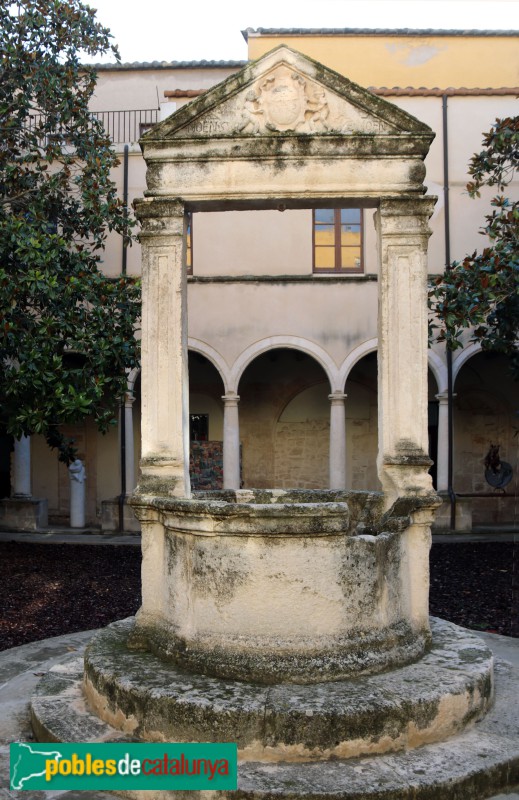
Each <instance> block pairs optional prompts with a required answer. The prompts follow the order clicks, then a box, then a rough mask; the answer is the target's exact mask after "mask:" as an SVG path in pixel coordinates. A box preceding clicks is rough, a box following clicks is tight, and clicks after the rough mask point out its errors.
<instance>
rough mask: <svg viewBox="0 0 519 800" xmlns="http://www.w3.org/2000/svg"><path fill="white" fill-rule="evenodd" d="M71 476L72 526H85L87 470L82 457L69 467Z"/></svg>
mask: <svg viewBox="0 0 519 800" xmlns="http://www.w3.org/2000/svg"><path fill="white" fill-rule="evenodd" d="M68 472H69V478H70V527H71V528H84V527H85V503H86V485H85V481H86V472H85V466H84V464H83V462H82V461H81V459H80V458H76V460H75V461H73V462H72V464H71V465H70V466H69V468H68Z"/></svg>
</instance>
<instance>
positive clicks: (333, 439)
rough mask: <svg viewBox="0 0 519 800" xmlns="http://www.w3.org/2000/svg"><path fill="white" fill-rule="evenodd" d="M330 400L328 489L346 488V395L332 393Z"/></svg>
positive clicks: (329, 396)
mask: <svg viewBox="0 0 519 800" xmlns="http://www.w3.org/2000/svg"><path fill="white" fill-rule="evenodd" d="M328 400H330V403H331V405H330V476H329V483H330V489H345V488H346V408H345V405H344V401H345V400H346V395H345V394H343V393H342V392H338V391H336V392H332V394H329V395H328Z"/></svg>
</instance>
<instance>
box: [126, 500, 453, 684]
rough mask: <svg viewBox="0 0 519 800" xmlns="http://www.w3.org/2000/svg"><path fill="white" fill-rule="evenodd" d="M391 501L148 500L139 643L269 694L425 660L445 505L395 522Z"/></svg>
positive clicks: (399, 511) (137, 504) (403, 511)
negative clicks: (387, 505)
mask: <svg viewBox="0 0 519 800" xmlns="http://www.w3.org/2000/svg"><path fill="white" fill-rule="evenodd" d="M383 502H384V499H383V497H382V495H381V494H379V493H376V492H352V491H349V492H347V491H316V490H313V491H312V490H287V491H284V490H256V489H250V490H239V491H223V492H211V493H199V494H197V496H196V497H194V498H193V499H191V500H187V499H181V498H179V499H177V498H166V497H153V496H144V497H142V496H138V497H136V498H134V499H133V501H132V505H133V507H134V508H135V510H136V513H137V516H139V517H140V519H141V522H142V524H143V538H142V541H143V601H142V607H141V609H140V611H139V613H138V615H137V622H136V631H135V636H134V646H138V647H141V648H142V647H143V646H144V647H146V646H147V647H149V648H150V649H151V650H152V651H153V652H155V653H157V654H158V655H160V656H162V657H165V658H168V659H171V660H172V661H174V662H175V663H176V664H178V665H179V666H182V667H183V668H185V669H189V670H190V671H194V672H197V673H202V674H206V675H213V676H217V677H223V678H230V679H233V680H251V681H257V682H260V683H265V684H273V683H278V682H280V681H292V682H295V683H310V682H322V681H324V680H338V679H341V678H346V677H349V676H352V675H357V674H374V673H376V672H381V671H383V670H386V669H389V668H391V667H392V666H401V665H402V664H406V663H410V662H411V661H413V660H415V659H417V658H419V657H420V656H421V655H422V654H423V652H424V651H425V648H426V647H427V644H428V642H429V638H430V636H429V616H428V608H427V586H428V583H427V566H428V565H427V559H428V554H429V547H430V535H429V529H428V525H427V522H428V519H429V516H430V515H431V513H432V509H433V508H434V506H435V505H436V504H437V502H438V501H437V499H436V496H435V495H433V494H431V493H430V494H427V495H425V496H423V497H409V498H406V499H405V500H402V499H401V500H399V501H398V503H397V504H395V505H394V507H392V508H391V509H389V510H388V511H387V512H386V513H384V514H383V513H382V509H383ZM422 517H423V519H422ZM158 564H160V565H161V568H160V569H157V565H158Z"/></svg>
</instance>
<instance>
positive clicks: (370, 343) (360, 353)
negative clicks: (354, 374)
mask: <svg viewBox="0 0 519 800" xmlns="http://www.w3.org/2000/svg"><path fill="white" fill-rule="evenodd" d="M377 347H378V339H377V338H376V337H375V338H373V339H367V340H366V341H365V342H362V344H359V345H358V347H355V349H354V350H352V351H351V353H348V355H347V356H346V358H345V359H344V361H343V362H342V364H341V367H340V369H339V378H338V387H337V388H338V389H339V390H340V391H341V392H343V391H344V387H345V386H346V381H347V380H348V375H349V374H350V372H351V370H352V369H353V367H354V366H355V364H356V363H357V362H358V361H360V360H361V358H364V356H366V355H367V354H368V353H373V352H374V351H375V350H376V349H377Z"/></svg>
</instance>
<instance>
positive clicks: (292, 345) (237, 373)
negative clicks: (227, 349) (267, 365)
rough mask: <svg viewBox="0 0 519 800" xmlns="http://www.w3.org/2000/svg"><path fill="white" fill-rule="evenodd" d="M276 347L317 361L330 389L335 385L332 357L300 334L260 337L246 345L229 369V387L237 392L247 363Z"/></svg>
mask: <svg viewBox="0 0 519 800" xmlns="http://www.w3.org/2000/svg"><path fill="white" fill-rule="evenodd" d="M278 348H287V349H289V350H301V352H303V353H306V354H307V355H309V356H311V357H312V358H314V359H315V361H317V363H318V364H319V365H320V366H321V367H322V368H323V370H324V372H325V374H326V377H327V378H328V380H329V382H330V387H331V391H334V389H335V388H336V386H337V378H338V370H337V366H336V364H335V362H334V361H333V359H332V358H331V357H330V356H329V355H328V353H327V352H326V350H324V349H323V348H322V347H321V346H320V345H318V344H316V343H315V342H312V341H310V340H309V339H303V338H302V337H300V336H269V337H268V338H266V339H260V340H259V341H258V342H255V343H254V344H252V345H250V346H249V347H247V349H246V350H244V351H243V352H242V353H241V354H240V355H239V356H238V358H237V359H236V361H235V362H234V364H233V366H232V369H231V388H232V390H233V391H235V392H237V391H238V387H239V384H240V380H241V377H242V375H243V373H244V372H245V370H246V369H247V367H248V366H249V364H251V363H252V362H253V361H254V359H255V358H257V357H258V356H260V355H262V354H263V353H266V352H268V351H269V350H275V349H278Z"/></svg>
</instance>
